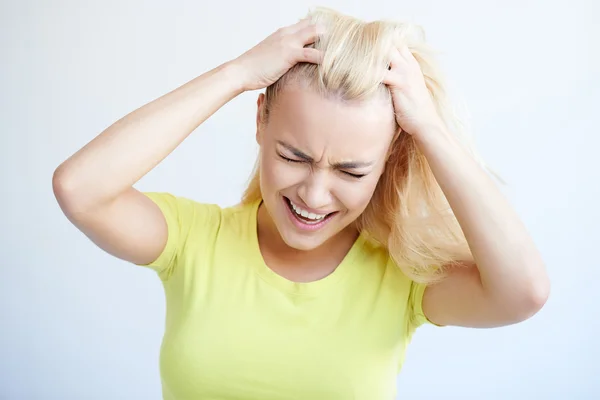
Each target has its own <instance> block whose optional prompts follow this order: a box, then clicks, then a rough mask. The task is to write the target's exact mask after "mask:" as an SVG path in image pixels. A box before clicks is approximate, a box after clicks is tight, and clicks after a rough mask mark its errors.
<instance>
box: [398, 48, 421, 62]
mask: <svg viewBox="0 0 600 400" xmlns="http://www.w3.org/2000/svg"><path fill="white" fill-rule="evenodd" d="M398 52H399V53H400V55H401V56H402V58H403V59H404V60H405V61H406V62H407V63H411V62H414V61H417V60H416V58H415V57H414V56H413V54H412V51H410V49H409V48H408V46H407V45H401V46H400V47H399V48H398Z"/></svg>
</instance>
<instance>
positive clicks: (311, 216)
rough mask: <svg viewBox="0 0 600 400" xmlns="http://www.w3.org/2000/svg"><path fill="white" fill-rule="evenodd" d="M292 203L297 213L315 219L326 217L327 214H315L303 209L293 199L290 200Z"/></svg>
mask: <svg viewBox="0 0 600 400" xmlns="http://www.w3.org/2000/svg"><path fill="white" fill-rule="evenodd" d="M290 204H291V205H292V209H293V210H294V212H295V213H296V214H298V215H301V216H303V217H304V218H308V219H312V220H313V221H319V220H322V219H323V218H325V217H326V216H327V214H315V213H311V212H308V211H306V210H303V209H302V208H300V207H298V206H297V205H295V204H294V203H292V202H291V201H290Z"/></svg>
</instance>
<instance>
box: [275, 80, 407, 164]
mask: <svg viewBox="0 0 600 400" xmlns="http://www.w3.org/2000/svg"><path fill="white" fill-rule="evenodd" d="M272 106H273V108H272V110H271V113H270V117H269V126H270V128H272V129H269V131H271V132H272V134H273V135H275V136H276V139H280V140H284V141H286V142H287V143H289V144H291V145H293V146H297V147H300V148H301V149H302V150H305V151H309V152H311V153H313V154H311V155H312V156H314V157H316V158H319V157H320V156H323V157H327V158H335V159H336V160H337V161H340V160H343V159H353V160H364V159H365V158H371V159H376V158H379V157H381V155H382V153H385V152H386V151H387V147H388V145H389V143H390V141H391V139H392V137H393V135H394V133H395V130H396V124H395V117H394V114H393V106H392V104H391V102H389V101H386V99H379V98H377V99H373V100H369V101H364V102H360V103H359V102H344V101H341V100H339V99H336V98H326V97H324V96H322V95H320V94H318V93H316V92H315V91H313V90H310V89H307V88H302V87H294V86H292V87H288V88H285V89H284V90H282V91H281V92H280V94H279V96H278V98H277V101H276V104H273V105H272Z"/></svg>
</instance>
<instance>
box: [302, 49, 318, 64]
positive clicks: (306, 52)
mask: <svg viewBox="0 0 600 400" xmlns="http://www.w3.org/2000/svg"><path fill="white" fill-rule="evenodd" d="M296 62H306V63H311V64H321V63H322V62H323V52H321V51H319V50H317V49H313V48H310V47H304V48H302V49H298V53H297V56H296Z"/></svg>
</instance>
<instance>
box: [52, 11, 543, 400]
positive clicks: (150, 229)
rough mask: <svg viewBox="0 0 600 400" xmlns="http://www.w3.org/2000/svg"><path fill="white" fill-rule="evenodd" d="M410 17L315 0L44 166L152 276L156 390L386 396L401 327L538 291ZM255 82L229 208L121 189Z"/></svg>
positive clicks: (511, 222) (189, 395) (511, 315)
mask: <svg viewBox="0 0 600 400" xmlns="http://www.w3.org/2000/svg"><path fill="white" fill-rule="evenodd" d="M419 33H420V31H419V30H417V29H415V28H414V27H412V26H411V25H409V24H400V23H390V22H372V23H365V22H362V21H359V20H357V19H355V18H352V17H349V16H345V15H341V14H339V13H336V12H334V11H331V10H326V9H317V10H316V11H314V12H312V13H311V14H310V15H309V16H308V18H306V19H304V20H302V21H300V22H298V23H296V24H294V25H292V26H288V27H285V28H282V29H280V30H278V31H277V32H275V33H273V34H272V35H270V36H269V37H267V38H266V39H265V40H264V41H262V42H261V43H260V44H258V45H257V46H255V47H253V48H252V49H250V50H249V51H247V52H246V53H244V54H242V55H241V56H239V57H238V58H236V59H234V60H231V61H228V62H226V63H225V64H223V65H221V66H219V67H217V68H215V69H214V70H212V71H210V72H207V73H205V74H203V75H201V76H199V77H197V78H195V79H194V80H192V81H190V82H188V83H186V84H185V85H183V86H181V87H179V88H177V89H176V90H174V91H172V92H170V93H168V94H166V95H164V96H162V97H161V98H159V99H156V100H154V101H152V102H150V103H149V104H147V105H145V106H143V107H141V108H140V109H138V110H135V111H133V112H132V113H130V114H129V115H127V116H125V117H124V118H122V119H121V120H119V121H117V122H116V123H114V124H113V125H112V126H110V127H109V128H108V129H106V131H104V132H102V133H101V134H100V135H99V136H97V137H96V138H95V139H94V140H92V141H91V142H90V143H89V144H87V145H86V146H85V147H83V148H82V149H81V150H79V151H78V152H77V153H75V154H74V155H73V156H72V157H70V158H69V159H68V160H66V161H65V162H64V163H63V164H62V165H60V166H59V167H58V168H57V170H56V171H55V174H54V178H53V187H54V192H55V195H56V198H57V200H58V202H59V204H60V206H61V208H62V210H63V211H64V213H65V215H66V216H67V217H68V218H69V219H70V221H72V223H73V224H74V225H75V226H76V227H77V228H78V229H80V230H81V231H82V232H84V233H85V234H86V235H87V236H88V237H89V238H90V239H91V240H92V241H93V242H94V243H96V244H97V245H98V246H99V247H100V248H102V249H104V250H105V251H107V252H108V253H110V254H112V255H114V256H116V257H118V258H120V259H123V260H127V261H129V262H131V263H134V264H137V265H142V266H147V267H149V268H152V269H154V270H155V271H156V272H157V273H158V275H159V277H160V279H161V280H162V283H163V285H164V288H165V293H166V299H167V318H166V331H165V336H164V340H163V345H162V349H161V377H162V383H163V396H164V398H166V399H208V398H210V399H213V398H218V399H263V400H265V399H287V398H289V399H291V398H294V399H349V398H353V399H370V400H371V399H391V398H393V397H394V395H395V378H396V375H397V373H398V372H399V371H400V368H401V366H402V362H403V358H404V352H405V349H406V346H407V344H408V343H409V341H410V338H411V336H412V334H413V333H414V331H415V329H416V328H417V327H418V326H420V325H422V324H424V323H430V324H434V325H437V326H444V325H445V326H447V325H454V326H465V327H479V328H484V327H495V326H502V325H507V324H514V323H517V322H520V321H523V320H525V319H527V318H529V317H531V316H532V315H534V314H535V313H536V312H537V311H538V310H540V308H541V307H542V305H543V304H544V303H545V301H546V298H547V296H548V291H549V283H548V278H547V276H546V273H545V271H544V265H543V262H542V259H541V257H540V255H539V254H538V251H537V250H536V248H535V246H534V243H533V241H532V240H531V238H530V237H529V235H528V234H527V232H526V230H525V228H524V227H523V224H522V223H521V221H520V220H519V218H518V217H517V215H516V214H515V212H514V211H513V209H512V208H511V207H510V206H509V204H508V203H507V201H506V200H505V199H504V197H503V196H502V195H501V193H500V192H499V190H498V189H497V188H496V186H495V185H494V183H493V182H492V181H491V180H490V179H489V178H488V176H487V175H486V173H485V171H484V170H483V169H482V168H481V166H480V164H479V163H478V162H476V161H475V158H474V156H473V155H472V153H471V152H468V151H466V150H465V146H464V145H463V144H461V143H460V142H459V141H458V140H457V139H455V135H454V133H455V131H454V130H455V129H457V124H456V121H455V120H453V119H452V114H451V112H450V110H451V109H450V108H449V106H448V104H447V103H446V101H445V95H444V85H443V80H442V79H441V77H440V73H439V71H438V70H437V68H436V66H435V63H434V61H433V58H432V57H431V55H430V51H429V50H428V48H427V46H426V44H425V43H424V41H423V39H422V37H421V36H420V35H419ZM262 88H267V90H266V93H265V94H260V95H259V98H258V112H257V132H256V138H257V141H258V143H259V145H260V155H259V160H258V164H257V170H256V174H255V176H254V178H253V179H252V180H251V183H250V185H249V187H248V189H247V191H246V193H245V195H244V197H243V201H242V202H241V203H240V204H239V205H236V206H235V207H227V208H222V207H219V206H217V205H211V204H202V203H199V202H196V201H193V200H190V199H185V198H181V197H177V196H174V195H171V194H168V193H141V192H139V191H137V190H136V189H134V188H133V185H134V184H135V183H136V182H137V181H138V180H139V179H140V178H141V177H142V176H144V175H145V174H146V173H148V172H149V171H150V170H152V168H154V167H155V166H156V165H157V164H158V163H159V162H161V160H163V159H164V158H165V157H166V156H167V155H168V154H170V153H171V152H172V151H173V150H174V149H175V148H176V147H177V146H178V145H179V144H180V143H181V142H182V141H183V140H184V139H185V138H186V137H187V136H188V135H189V134H190V133H191V132H192V131H193V130H194V129H195V128H197V127H198V126H199V125H200V124H201V123H202V122H203V121H205V120H206V119H207V118H209V117H210V116H211V115H212V114H213V113H214V112H216V111H217V110H218V109H219V108H220V107H221V106H223V105H224V104H226V103H227V102H228V101H229V100H231V99H232V98H234V97H235V96H237V95H238V94H240V93H242V92H245V91H247V90H257V89H262Z"/></svg>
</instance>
